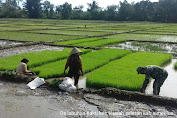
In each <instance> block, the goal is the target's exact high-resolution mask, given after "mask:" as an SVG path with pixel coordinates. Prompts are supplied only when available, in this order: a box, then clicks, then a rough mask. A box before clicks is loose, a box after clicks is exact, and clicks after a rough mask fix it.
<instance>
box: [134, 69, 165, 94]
mask: <svg viewBox="0 0 177 118" xmlns="http://www.w3.org/2000/svg"><path fill="white" fill-rule="evenodd" d="M136 70H137V72H138V74H139V73H140V74H145V80H144V83H143V86H142V88H141V90H140V91H141V92H142V93H144V92H145V89H146V87H147V85H148V83H149V79H150V77H152V78H153V79H155V81H154V84H153V94H154V95H159V93H160V87H161V86H162V84H163V83H164V81H165V79H166V78H167V77H168V72H167V71H166V70H164V69H163V68H161V67H158V66H146V67H141V66H139V67H138V68H137V69H136Z"/></svg>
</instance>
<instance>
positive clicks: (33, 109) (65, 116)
mask: <svg viewBox="0 0 177 118" xmlns="http://www.w3.org/2000/svg"><path fill="white" fill-rule="evenodd" d="M0 88H1V89H0V95H1V97H0V117H1V118H24V117H25V118H36V117H38V118H51V117H52V118H134V117H137V115H136V114H137V113H141V114H139V115H138V116H139V117H142V118H145V117H149V118H152V117H154V116H156V117H159V118H160V117H162V118H163V117H164V118H165V117H177V111H176V109H174V108H171V107H162V106H154V105H148V104H144V103H139V102H133V101H123V100H117V99H115V98H111V97H103V96H100V95H98V94H90V93H88V94H83V93H81V92H79V93H77V94H74V95H73V94H69V93H66V92H62V91H60V90H56V91H53V90H50V89H48V88H47V87H46V86H45V85H44V86H41V87H40V88H37V89H35V90H30V89H29V88H28V87H27V86H26V84H24V83H18V84H17V83H11V82H7V81H6V82H5V81H1V80H0ZM73 96H74V97H73ZM130 111H132V112H134V113H136V114H132V113H131V112H130Z"/></svg>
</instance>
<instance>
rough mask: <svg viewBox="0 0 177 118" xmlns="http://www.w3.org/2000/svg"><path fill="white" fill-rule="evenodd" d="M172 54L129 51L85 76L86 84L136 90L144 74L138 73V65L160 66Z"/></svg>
mask: <svg viewBox="0 0 177 118" xmlns="http://www.w3.org/2000/svg"><path fill="white" fill-rule="evenodd" d="M171 58H172V55H170V54H162V53H150V52H136V53H131V54H129V55H127V56H125V57H123V58H121V59H119V60H115V61H113V62H110V63H109V64H107V65H105V66H103V67H102V68H99V69H97V70H95V71H93V72H92V73H91V74H89V75H88V76H87V80H86V85H87V86H88V87H93V88H104V87H115V88H118V89H123V90H131V91H138V90H139V89H140V88H141V87H142V84H143V81H144V78H145V76H144V75H138V74H137V72H136V69H137V67H138V66H147V65H157V66H162V65H163V64H164V63H166V62H168V61H170V60H171Z"/></svg>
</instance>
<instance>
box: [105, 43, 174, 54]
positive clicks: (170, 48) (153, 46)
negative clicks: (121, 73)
mask: <svg viewBox="0 0 177 118" xmlns="http://www.w3.org/2000/svg"><path fill="white" fill-rule="evenodd" d="M106 48H112V49H125V50H133V51H149V52H164V53H176V52H177V44H170V43H149V42H136V41H133V42H130V41H128V42H126V43H121V44H116V45H111V46H108V47H106Z"/></svg>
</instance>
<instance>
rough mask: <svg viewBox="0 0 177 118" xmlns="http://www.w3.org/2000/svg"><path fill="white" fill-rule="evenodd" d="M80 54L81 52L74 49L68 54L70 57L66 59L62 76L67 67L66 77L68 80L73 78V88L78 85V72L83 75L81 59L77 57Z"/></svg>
mask: <svg viewBox="0 0 177 118" xmlns="http://www.w3.org/2000/svg"><path fill="white" fill-rule="evenodd" d="M81 52H82V51H81V50H79V49H78V48H76V47H74V48H73V50H72V51H71V52H70V56H69V57H68V59H67V62H66V65H65V69H64V76H65V71H66V69H67V68H68V66H69V72H68V75H67V76H68V77H70V78H72V77H73V76H74V85H75V86H76V85H77V84H78V81H79V76H80V71H81V73H82V75H83V70H82V62H81V58H80V56H79V53H81Z"/></svg>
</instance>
